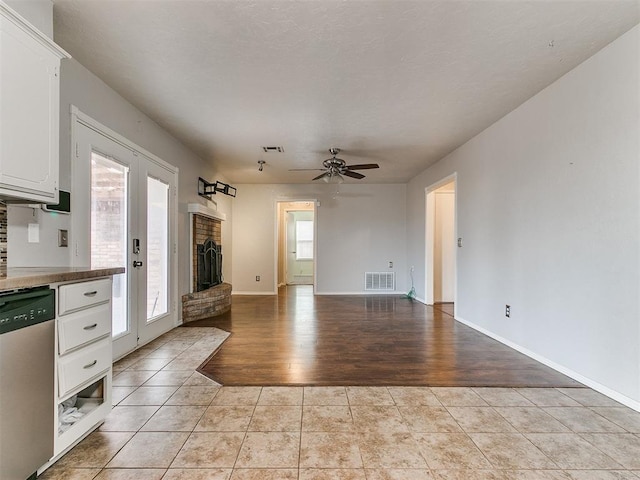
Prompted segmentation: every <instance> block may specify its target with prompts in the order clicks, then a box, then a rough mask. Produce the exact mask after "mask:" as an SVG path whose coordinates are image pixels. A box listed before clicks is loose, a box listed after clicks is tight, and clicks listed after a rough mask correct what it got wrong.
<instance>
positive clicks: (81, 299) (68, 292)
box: [58, 278, 111, 315]
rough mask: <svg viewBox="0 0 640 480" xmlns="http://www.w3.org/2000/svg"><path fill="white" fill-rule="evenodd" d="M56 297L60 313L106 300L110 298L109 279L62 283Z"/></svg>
mask: <svg viewBox="0 0 640 480" xmlns="http://www.w3.org/2000/svg"><path fill="white" fill-rule="evenodd" d="M58 297H59V300H58V302H59V304H58V312H59V314H60V315H64V314H66V313H69V312H73V311H74V310H79V309H81V308H87V307H90V306H91V305H97V304H99V303H103V302H106V301H108V300H109V299H111V279H110V278H103V279H100V280H92V281H90V282H80V283H72V284H69V285H62V286H61V287H60V288H59V295H58Z"/></svg>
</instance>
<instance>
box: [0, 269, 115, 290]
mask: <svg viewBox="0 0 640 480" xmlns="http://www.w3.org/2000/svg"><path fill="white" fill-rule="evenodd" d="M124 271H125V269H124V267H115V268H89V267H24V268H9V269H7V276H6V277H0V291H3V290H13V289H15V288H29V287H38V286H41V285H49V284H51V283H58V282H73V281H77V280H87V279H90V278H99V277H108V276H110V275H117V274H119V273H124Z"/></svg>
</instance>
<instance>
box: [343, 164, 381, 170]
mask: <svg viewBox="0 0 640 480" xmlns="http://www.w3.org/2000/svg"><path fill="white" fill-rule="evenodd" d="M347 168H348V169H349V170H368V169H370V168H380V165H378V164H377V163H362V164H360V165H347Z"/></svg>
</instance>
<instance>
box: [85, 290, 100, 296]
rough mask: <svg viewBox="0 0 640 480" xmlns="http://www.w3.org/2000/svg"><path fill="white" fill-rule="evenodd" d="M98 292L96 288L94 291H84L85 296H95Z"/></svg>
mask: <svg viewBox="0 0 640 480" xmlns="http://www.w3.org/2000/svg"><path fill="white" fill-rule="evenodd" d="M97 293H98V291H97V290H94V291H93V292H84V296H85V297H93V296H94V295H95V294H97Z"/></svg>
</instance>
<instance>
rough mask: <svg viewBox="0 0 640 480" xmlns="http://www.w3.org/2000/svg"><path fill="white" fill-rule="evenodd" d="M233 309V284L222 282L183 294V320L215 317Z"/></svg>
mask: <svg viewBox="0 0 640 480" xmlns="http://www.w3.org/2000/svg"><path fill="white" fill-rule="evenodd" d="M229 310H231V285H230V284H228V283H222V284H220V285H216V286H215V287H211V288H208V289H207V290H203V291H202V292H195V293H187V294H186V295H183V296H182V322H183V323H188V322H193V321H194V320H200V319H202V318H208V317H215V316H218V315H222V314H223V313H225V312H228V311H229Z"/></svg>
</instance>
